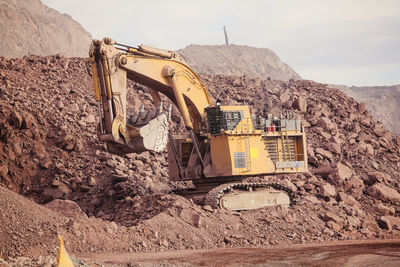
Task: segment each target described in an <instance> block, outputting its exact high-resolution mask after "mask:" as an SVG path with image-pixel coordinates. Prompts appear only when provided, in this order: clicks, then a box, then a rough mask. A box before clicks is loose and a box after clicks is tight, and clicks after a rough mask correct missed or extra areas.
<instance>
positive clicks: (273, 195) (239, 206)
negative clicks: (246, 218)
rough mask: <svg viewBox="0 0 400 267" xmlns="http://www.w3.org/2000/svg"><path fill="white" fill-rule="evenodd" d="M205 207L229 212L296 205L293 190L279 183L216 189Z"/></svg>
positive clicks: (249, 184)
mask: <svg viewBox="0 0 400 267" xmlns="http://www.w3.org/2000/svg"><path fill="white" fill-rule="evenodd" d="M204 204H205V205H210V206H211V207H213V208H222V209H229V210H249V209H256V208H261V207H267V206H277V205H283V206H290V205H295V204H296V199H295V195H294V193H293V191H292V190H290V189H289V188H287V187H285V186H282V185H280V184H278V183H265V182H259V183H240V182H239V183H229V184H222V185H220V186H217V187H215V188H214V189H212V190H211V191H209V192H208V194H207V195H206V196H205V199H204Z"/></svg>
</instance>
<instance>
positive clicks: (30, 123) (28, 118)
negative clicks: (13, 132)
mask: <svg viewBox="0 0 400 267" xmlns="http://www.w3.org/2000/svg"><path fill="white" fill-rule="evenodd" d="M34 125H35V118H34V117H33V115H32V114H30V113H28V114H26V115H25V116H24V117H23V121H22V125H21V128H23V129H32V128H33V127H34Z"/></svg>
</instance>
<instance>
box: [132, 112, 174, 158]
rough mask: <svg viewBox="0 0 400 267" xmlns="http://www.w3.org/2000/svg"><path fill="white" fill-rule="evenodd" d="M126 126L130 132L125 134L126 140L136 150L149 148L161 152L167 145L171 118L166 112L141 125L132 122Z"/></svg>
mask: <svg viewBox="0 0 400 267" xmlns="http://www.w3.org/2000/svg"><path fill="white" fill-rule="evenodd" d="M126 127H127V133H128V134H127V135H125V136H126V139H127V140H126V141H127V144H128V146H129V147H130V148H131V149H132V150H134V152H141V151H147V150H151V151H155V152H161V151H163V150H164V148H165V146H166V145H167V142H168V130H169V129H168V127H169V119H168V116H167V114H166V113H162V114H160V115H158V116H156V117H154V118H153V119H151V120H150V121H148V122H146V123H145V124H144V125H141V126H140V127H138V126H132V125H130V124H127V125H126Z"/></svg>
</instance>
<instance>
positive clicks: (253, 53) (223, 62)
mask: <svg viewBox="0 0 400 267" xmlns="http://www.w3.org/2000/svg"><path fill="white" fill-rule="evenodd" d="M178 52H179V53H181V54H183V55H184V56H185V58H186V60H187V61H188V63H189V65H190V66H191V67H192V68H193V69H194V70H195V71H196V72H198V73H208V74H221V75H236V76H240V75H248V76H250V77H258V78H263V79H267V78H270V79H274V80H283V81H288V80H290V79H294V80H299V79H301V77H300V76H299V75H298V74H297V73H296V72H295V71H294V70H293V69H292V68H290V67H289V66H288V65H287V64H285V63H283V62H282V61H281V60H280V58H279V57H278V56H277V55H276V54H275V53H274V52H273V51H272V50H270V49H266V48H256V47H251V46H246V45H189V46H188V47H186V48H184V49H181V50H179V51H178Z"/></svg>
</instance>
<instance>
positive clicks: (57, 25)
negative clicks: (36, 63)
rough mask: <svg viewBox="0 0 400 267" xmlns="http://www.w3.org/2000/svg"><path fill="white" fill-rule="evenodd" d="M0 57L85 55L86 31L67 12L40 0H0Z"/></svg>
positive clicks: (87, 45)
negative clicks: (46, 4)
mask: <svg viewBox="0 0 400 267" xmlns="http://www.w3.org/2000/svg"><path fill="white" fill-rule="evenodd" d="M0 36H1V46H0V56H5V57H8V58H15V57H22V56H25V55H30V54H35V55H54V54H59V53H61V54H64V55H66V56H69V57H72V56H75V57H76V56H81V57H86V56H87V55H88V49H89V44H90V41H91V36H90V34H89V33H88V32H87V31H85V30H84V29H83V28H82V26H81V25H80V24H79V23H78V22H76V21H75V20H73V19H72V18H71V17H70V16H69V15H67V14H60V13H59V12H58V11H56V10H54V9H51V8H49V7H47V6H45V5H43V4H42V2H41V1H40V0H1V1H0Z"/></svg>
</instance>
